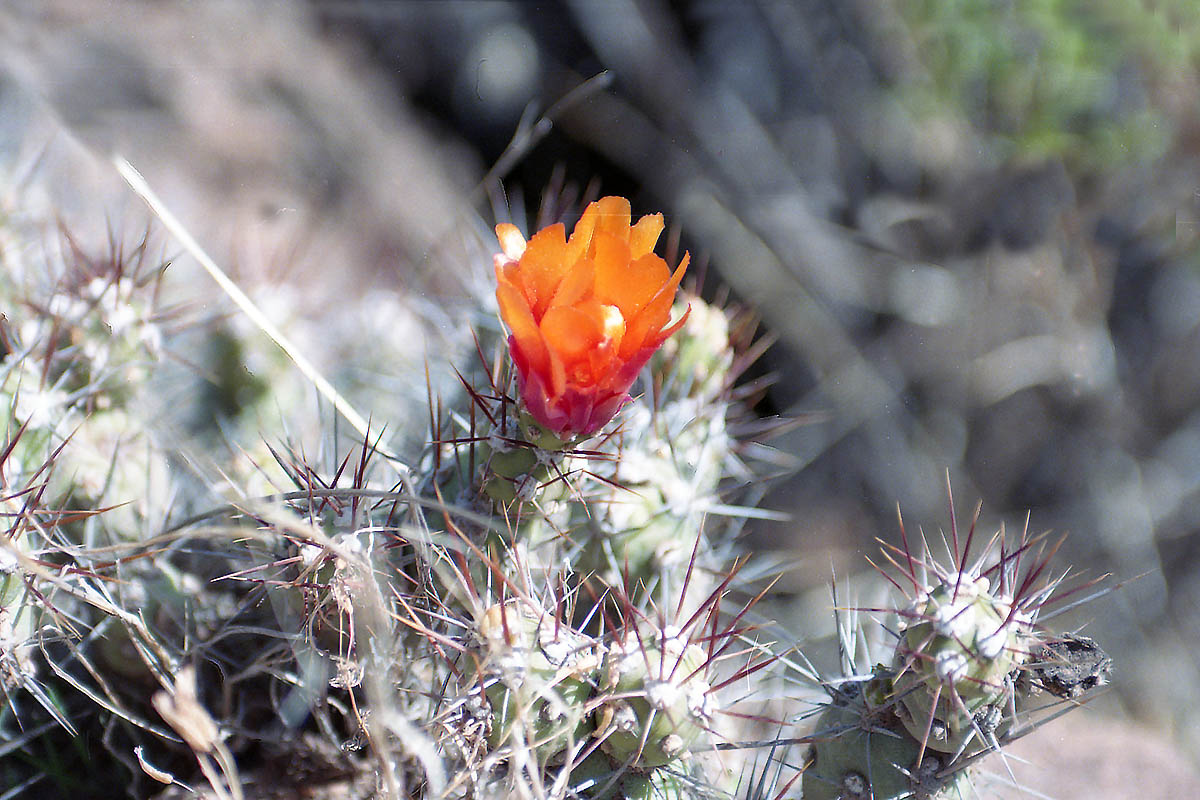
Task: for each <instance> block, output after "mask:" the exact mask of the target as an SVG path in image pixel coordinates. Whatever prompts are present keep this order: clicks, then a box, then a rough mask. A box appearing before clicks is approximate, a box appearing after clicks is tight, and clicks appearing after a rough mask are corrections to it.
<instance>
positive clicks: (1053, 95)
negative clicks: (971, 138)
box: [899, 0, 1200, 171]
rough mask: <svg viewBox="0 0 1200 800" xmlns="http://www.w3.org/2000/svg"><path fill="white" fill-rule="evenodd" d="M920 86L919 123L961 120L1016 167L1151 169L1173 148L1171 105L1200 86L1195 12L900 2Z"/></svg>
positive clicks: (908, 97)
mask: <svg viewBox="0 0 1200 800" xmlns="http://www.w3.org/2000/svg"><path fill="white" fill-rule="evenodd" d="M899 7H900V9H901V13H902V15H903V16H904V19H905V21H906V23H907V24H908V25H909V28H910V32H911V34H912V36H913V42H914V44H915V53H916V58H917V60H918V61H919V63H920V67H921V70H920V72H923V74H918V75H917V76H915V80H913V81H912V82H910V83H908V84H907V85H906V86H905V87H904V88H903V89H902V90H901V93H902V96H903V97H904V100H905V102H906V103H907V104H908V105H909V107H910V108H911V109H913V110H914V111H915V112H916V113H917V114H918V116H922V117H923V116H926V115H933V114H945V113H948V112H949V113H958V114H961V115H963V116H966V117H967V118H969V119H970V120H971V121H972V123H973V124H974V125H975V126H976V127H977V128H978V129H980V130H981V131H983V132H984V133H985V135H988V136H989V137H991V138H993V139H995V141H994V142H993V144H995V145H997V146H998V152H1000V153H1001V154H1003V155H1005V156H1008V157H1022V156H1024V157H1030V158H1039V157H1048V156H1054V157H1060V158H1063V159H1064V160H1065V161H1066V162H1067V163H1068V164H1069V165H1070V166H1072V167H1075V168H1078V169H1083V170H1087V171H1091V170H1095V169H1098V168H1101V167H1112V166H1119V165H1123V164H1131V163H1139V162H1146V161H1150V160H1153V159H1155V158H1157V157H1158V156H1160V155H1162V153H1163V151H1164V149H1165V148H1166V146H1167V143H1168V141H1169V139H1170V136H1169V127H1170V124H1171V120H1170V112H1169V110H1168V109H1166V108H1164V105H1163V102H1162V97H1161V96H1162V94H1163V92H1164V91H1169V90H1170V87H1172V86H1173V85H1178V84H1179V83H1186V82H1192V81H1194V79H1195V67H1196V66H1197V63H1198V59H1197V55H1198V53H1200V4H1197V3H1195V2H1193V0H1161V1H1159V2H1155V1H1154V0H963V1H962V2H953V3H947V2H941V0H901V2H900V5H899Z"/></svg>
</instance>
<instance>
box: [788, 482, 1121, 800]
mask: <svg viewBox="0 0 1200 800" xmlns="http://www.w3.org/2000/svg"><path fill="white" fill-rule="evenodd" d="M951 509H952V513H951V537H950V544H949V545H948V548H949V550H950V556H951V564H950V566H949V567H947V566H943V565H942V564H941V563H939V562H938V561H937V560H936V559H934V558H933V557H932V555H931V554H930V552H929V548H928V545H927V544H925V543H924V541H922V549H921V550H918V551H913V550H911V549H910V547H909V543H908V538H907V535H906V534H905V533H904V525H903V521H901V534H902V541H903V543H904V544H903V547H902V548H895V549H893V550H891V551H888V552H887V557H888V559H889V560H890V561H891V562H892V563H893V564H895V565H898V566H899V568H900V571H901V581H893V583H894V585H896V586H901V585H906V586H908V587H911V592H912V594H911V596H910V597H909V599H908V602H907V604H906V605H905V606H904V607H902V608H897V609H893V611H894V613H895V614H896V616H897V617H898V618H899V619H900V626H899V630H898V632H897V634H896V638H897V641H896V644H895V648H894V653H893V656H892V660H891V663H890V664H886V665H885V664H878V665H875V666H874V667H873V668H872V670H871V672H870V674H869V676H868V677H867V678H866V679H861V678H858V679H856V678H852V677H850V676H846V677H845V678H844V679H843V680H840V681H830V682H826V687H827V691H828V692H829V696H830V699H829V701H828V702H827V703H826V704H825V706H824V710H823V711H822V712H821V713H820V715H819V717H818V719H817V722H816V732H815V733H814V734H813V735H812V738H813V743H812V745H811V746H810V748H809V750H808V755H807V759H806V761H807V764H808V766H807V768H806V770H805V772H804V782H803V788H804V797H805V800H811V798H843V799H848V798H860V797H861V798H868V797H871V798H897V799H898V798H909V797H911V798H917V799H918V800H946V799H948V798H962V797H968V796H971V794H972V793H973V792H974V791H975V789H974V788H973V786H972V784H971V778H970V773H969V771H968V766H969V765H971V764H972V763H973V762H974V761H975V760H977V757H978V756H979V755H980V754H983V753H986V752H988V751H992V750H999V749H1000V748H1001V747H1002V746H1003V745H1004V744H1006V743H1007V742H1009V741H1011V740H1012V739H1013V738H1015V737H1017V736H1020V735H1023V734H1024V733H1025V732H1027V731H1028V730H1030V729H1031V726H1030V725H1029V724H1028V719H1026V715H1027V714H1030V713H1038V712H1040V713H1045V712H1046V710H1047V708H1048V705H1047V704H1046V703H1045V702H1039V701H1035V700H1033V698H1035V697H1037V696H1038V695H1043V694H1045V693H1050V694H1052V695H1054V696H1055V697H1059V698H1067V697H1077V696H1079V695H1080V694H1081V693H1082V692H1083V691H1086V688H1090V687H1094V686H1096V685H1099V684H1100V683H1103V681H1104V680H1105V678H1106V676H1107V670H1108V667H1109V661H1108V659H1107V657H1106V656H1104V655H1103V653H1102V651H1099V650H1098V648H1096V647H1095V645H1094V643H1093V642H1091V641H1090V640H1087V639H1081V640H1077V639H1076V638H1074V637H1067V638H1058V637H1054V636H1052V635H1051V634H1049V633H1047V632H1046V631H1043V630H1041V629H1039V628H1038V627H1037V625H1036V622H1037V617H1038V612H1039V610H1040V609H1041V607H1042V606H1043V605H1045V604H1046V602H1047V601H1048V600H1049V599H1050V595H1051V593H1052V592H1054V591H1055V589H1056V588H1058V586H1059V584H1060V583H1061V582H1062V580H1063V579H1064V578H1065V576H1062V577H1059V578H1057V579H1047V578H1043V577H1042V576H1043V575H1044V574H1045V572H1046V567H1047V563H1048V556H1047V555H1046V554H1045V551H1044V537H1030V535H1029V531H1028V526H1026V528H1025V529H1024V530H1023V532H1022V534H1021V536H1020V538H1019V539H1018V540H1017V541H1016V542H1015V545H1010V544H1009V543H1008V542H1007V541H1006V537H1005V534H1004V531H1003V530H1001V531H1000V532H999V533H997V534H996V536H995V537H993V538H992V539H991V541H990V543H989V544H988V546H987V547H986V548H985V549H984V552H983V553H981V554H979V555H978V556H976V557H974V560H973V561H972V560H971V559H972V556H971V545H972V543H973V539H974V535H975V525H976V522H977V520H978V514H979V512H978V509H977V510H976V514H975V518H973V519H972V522H971V525H970V528H969V530H968V532H967V535H966V537H965V540H964V541H960V539H959V531H958V528H957V521H956V519H955V517H954V514H953V495H951ZM1010 547H1011V549H1010ZM1055 549H1056V548H1055ZM1023 561H1024V563H1025V564H1026V565H1027V566H1025V567H1024V569H1022V562H1023ZM851 649H852V648H851ZM1072 652H1075V653H1078V654H1079V655H1078V656H1076V659H1075V660H1076V662H1077V664H1076V663H1072V659H1071V657H1070V655H1069V654H1070V653H1072ZM1077 665H1078V667H1079V669H1076V667H1077ZM849 666H850V665H844V668H849ZM1027 709H1029V711H1027ZM1032 709H1036V711H1034V710H1032Z"/></svg>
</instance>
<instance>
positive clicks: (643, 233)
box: [629, 214, 663, 258]
mask: <svg viewBox="0 0 1200 800" xmlns="http://www.w3.org/2000/svg"><path fill="white" fill-rule="evenodd" d="M662 230H663V215H662V214H647V215H646V216H644V217H642V218H641V219H639V220H638V221H637V224H636V225H634V226H633V227H632V228H630V229H629V252H630V253H631V254H632V255H633V257H634V258H641V257H642V256H644V255H646V254H647V253H649V252H650V251H652V250H653V249H654V245H655V243H656V242H657V241H658V237H659V236H660V235H661V234H662Z"/></svg>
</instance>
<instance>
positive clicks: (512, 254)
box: [496, 222, 525, 261]
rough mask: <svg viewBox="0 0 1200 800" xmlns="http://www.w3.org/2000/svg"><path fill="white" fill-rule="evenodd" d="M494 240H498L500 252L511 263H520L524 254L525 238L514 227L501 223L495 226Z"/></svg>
mask: <svg viewBox="0 0 1200 800" xmlns="http://www.w3.org/2000/svg"><path fill="white" fill-rule="evenodd" d="M496 238H497V239H499V240H500V250H501V251H502V252H503V253H504V255H505V257H507V258H508V259H509V260H511V261H520V260H521V256H522V254H524V252H525V236H524V234H522V233H521V231H520V229H519V228H517V226H516V225H512V224H510V223H507V222H501V223H500V224H499V225H497V226H496Z"/></svg>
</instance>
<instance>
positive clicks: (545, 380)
mask: <svg viewBox="0 0 1200 800" xmlns="http://www.w3.org/2000/svg"><path fill="white" fill-rule="evenodd" d="M662 229H663V219H662V214H650V215H647V216H645V217H642V218H641V219H640V220H638V222H637V223H636V224H633V225H630V210H629V201H628V200H626V199H624V198H621V197H604V198H601V199H600V200H597V201H596V202H594V203H592V204H591V205H589V206H588V207H587V209H586V210H584V212H583V216H582V217H581V218H580V220H579V223H578V224H577V225H576V226H575V230H574V232H573V233H572V234H571V238H570V239H569V240H568V239H567V238H566V232H565V228H564V227H563V225H562V223H558V224H555V225H551V226H550V227H548V228H545V229H543V230H541V231H539V232H538V233H537V234H535V235H534V236H533V238H532V239H530V240H529V241H528V242H526V241H525V237H524V236H522V235H521V232H520V231H518V230H517V228H516V227H515V226H513V225H508V224H502V225H497V226H496V237H497V238H498V239H499V240H500V249H501V250H502V251H503V252H501V253H498V254H496V257H495V261H496V278H497V280H498V281H499V285H498V286H497V287H496V299H497V300H498V301H499V303H500V316H501V317H503V319H504V323H505V324H506V325H507V326H508V329H509V331H510V333H511V335H510V336H509V339H508V346H509V351H510V353H511V354H512V360H513V363H514V364H515V366H516V368H517V383H518V388H519V389H520V392H521V399H522V401H523V402H524V405H525V408H526V409H527V410H528V412H529V413H530V415H532V417H533V418H534V419H535V420H537V422H538V423H539V424H540V425H541V426H542V427H544V428H545V429H546V430H548V431H550V432H551V433H553V434H554V435H556V436H558V437H559V438H560V439H564V440H569V439H572V438H575V437H578V436H588V435H590V434H593V433H595V432H596V431H598V430H599V429H600V428H601V427H603V425H604V423H606V422H608V421H609V420H610V419H612V417H613V415H614V414H616V413H617V411H618V410H620V408H621V406H622V405H624V404H625V403H626V402H627V401H628V400H629V394H628V392H629V387H630V386H631V385H633V381H634V379H635V378H636V377H637V374H638V372H639V371H640V370H641V368H642V367H643V366H645V364H646V362H647V361H648V360H649V359H650V356H652V355H653V354H654V351H655V350H657V349H658V348H659V346H660V345H661V344H662V343H663V342H664V341H665V340H666V339H667V337H668V336H670V335H671V334H672V333H674V332H675V331H676V330H677V329H678V328H679V326H680V325H682V324H683V318H681V319H680V320H679V321H677V322H675V323H674V324H671V321H670V318H671V305H672V303H673V302H674V300H675V290H676V289H677V288H678V287H679V282H680V281H681V280H682V279H683V273H684V270H686V269H687V265H688V255H687V254H686V253H685V254H684V256H683V260H682V261H681V262H680V264H679V267H678V268H677V269H675V271H674V272H673V273H672V271H671V269H670V268H669V267H668V266H667V263H666V262H665V261H663V260H662V259H661V258H659V257H658V256H657V255H655V254H654V252H653V250H654V244H655V242H657V241H658V237H659V234H661V233H662ZM686 317H687V314H686V313H685V314H684V318H686Z"/></svg>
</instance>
